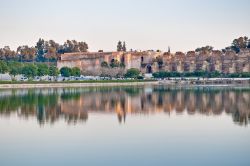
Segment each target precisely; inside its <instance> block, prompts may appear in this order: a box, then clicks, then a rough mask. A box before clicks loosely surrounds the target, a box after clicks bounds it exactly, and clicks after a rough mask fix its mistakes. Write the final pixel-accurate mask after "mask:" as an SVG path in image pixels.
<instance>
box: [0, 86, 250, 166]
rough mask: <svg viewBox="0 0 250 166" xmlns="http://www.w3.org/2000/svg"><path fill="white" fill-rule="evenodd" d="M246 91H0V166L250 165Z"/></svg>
mask: <svg viewBox="0 0 250 166" xmlns="http://www.w3.org/2000/svg"><path fill="white" fill-rule="evenodd" d="M249 122H250V88H239V87H234V88H233V87H213V88H212V87H193V88H177V87H175V88H174V87H172V88H170V87H164V86H140V87H91V88H50V89H16V90H0V133H1V134H0V165H1V166H11V165H18V166H20V165H25V166H29V165H36V166H40V165H88V166H90V165H107V166H112V165H115V166H117V165H119V166H120V165H124V166H125V165H126V166H128V165H136V166H137V165H157V166H158V165H162V166H163V165H164V166H165V165H183V166H184V165H185V166H187V165H207V166H211V165H218V166H221V165H227V166H229V165H232V166H235V165H239V166H241V165H246V166H249V165H250V157H249V154H250V128H249Z"/></svg>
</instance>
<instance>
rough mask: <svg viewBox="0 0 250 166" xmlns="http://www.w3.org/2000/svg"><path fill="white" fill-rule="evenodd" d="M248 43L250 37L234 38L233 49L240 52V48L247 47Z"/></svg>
mask: <svg viewBox="0 0 250 166" xmlns="http://www.w3.org/2000/svg"><path fill="white" fill-rule="evenodd" d="M247 45H248V37H246V36H244V37H239V38H238V39H234V40H233V43H232V46H231V49H232V50H234V51H235V52H236V53H238V52H240V49H243V48H247Z"/></svg>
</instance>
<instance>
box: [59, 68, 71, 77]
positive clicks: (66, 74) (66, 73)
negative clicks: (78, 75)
mask: <svg viewBox="0 0 250 166" xmlns="http://www.w3.org/2000/svg"><path fill="white" fill-rule="evenodd" d="M60 73H61V75H62V76H63V77H69V76H71V73H72V72H71V68H69V67H62V68H61V69H60Z"/></svg>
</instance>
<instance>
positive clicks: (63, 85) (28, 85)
mask: <svg viewBox="0 0 250 166" xmlns="http://www.w3.org/2000/svg"><path fill="white" fill-rule="evenodd" d="M147 85H148V86H168V87H239V86H241V87H250V84H249V83H217V84H201V83H199V84H190V82H188V81H183V82H177V83H176V82H175V83H174V82H171V81H169V82H166V81H138V82H136V81H133V82H82V83H81V82H72V83H70V82H65V83H63V82H57V83H12V84H0V89H34V88H81V87H112V86H147Z"/></svg>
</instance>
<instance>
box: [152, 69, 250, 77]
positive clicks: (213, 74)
mask: <svg viewBox="0 0 250 166" xmlns="http://www.w3.org/2000/svg"><path fill="white" fill-rule="evenodd" d="M153 76H154V78H161V79H162V78H169V77H203V78H220V77H223V78H249V77H250V73H249V72H242V73H229V74H225V73H220V72H219V71H212V72H208V71H203V70H200V71H194V72H183V73H181V72H166V71H160V72H156V73H153Z"/></svg>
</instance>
